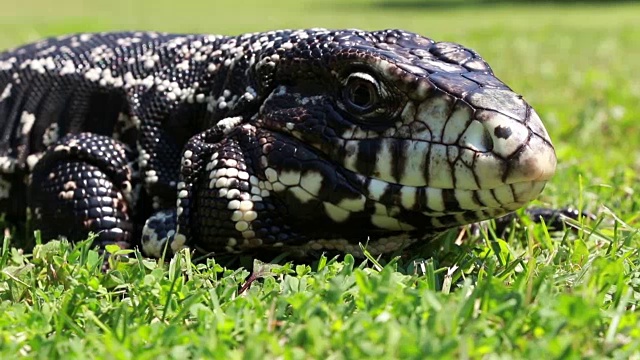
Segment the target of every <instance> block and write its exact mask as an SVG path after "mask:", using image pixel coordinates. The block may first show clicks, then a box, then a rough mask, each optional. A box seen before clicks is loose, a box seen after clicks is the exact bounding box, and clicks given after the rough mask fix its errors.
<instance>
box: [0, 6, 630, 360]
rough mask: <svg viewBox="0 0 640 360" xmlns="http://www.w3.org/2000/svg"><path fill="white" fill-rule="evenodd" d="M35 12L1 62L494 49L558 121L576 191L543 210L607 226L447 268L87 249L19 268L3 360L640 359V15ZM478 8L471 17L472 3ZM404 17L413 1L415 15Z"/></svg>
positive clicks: (6, 289)
mask: <svg viewBox="0 0 640 360" xmlns="http://www.w3.org/2000/svg"><path fill="white" fill-rule="evenodd" d="M273 3H274V2H267V1H257V0H251V1H245V2H237V3H235V4H233V5H228V4H227V3H226V2H221V1H182V2H179V3H177V4H176V3H174V2H170V1H164V0H161V1H148V0H145V1H124V0H116V1H111V2H86V1H80V0H73V1H64V2H56V3H55V4H54V3H51V2H45V1H43V0H26V1H21V2H17V1H16V2H9V3H7V4H3V6H2V13H0V48H5V47H10V46H14V45H18V44H20V43H23V42H27V41H31V40H35V39H38V38H40V37H43V36H48V35H54V34H61V33H66V32H76V31H99V30H116V29H158V30H167V31H179V32H191V31H198V32H210V33H228V34H232V33H240V32H246V31H259V30H265V29H274V28H283V27H292V28H295V27H312V26H325V27H360V28H366V29H374V28H389V27H401V28H406V29H409V30H413V31H417V32H420V33H422V34H425V35H428V36H432V37H434V38H436V39H439V40H450V41H457V42H461V43H463V44H465V45H467V46H469V47H472V48H474V49H476V50H477V51H479V52H480V53H481V54H482V55H483V56H484V57H485V58H486V59H487V60H488V61H489V63H490V64H491V65H492V66H493V68H494V70H495V72H496V73H497V74H498V76H499V77H500V78H501V79H503V80H504V81H505V82H506V83H508V84H509V85H510V86H512V87H513V88H514V89H516V90H517V91H518V92H521V93H523V94H524V96H525V98H526V99H527V100H528V101H529V102H530V103H531V104H532V105H533V106H534V107H535V108H536V109H537V110H538V112H539V113H540V115H541V117H542V119H543V120H544V121H545V124H546V125H547V129H548V130H549V132H550V134H551V137H552V139H553V140H554V143H555V145H556V149H557V152H558V157H559V166H558V173H557V176H556V177H555V178H554V180H553V181H551V182H550V183H549V185H548V186H547V188H546V189H545V191H544V193H543V195H542V196H541V197H540V199H539V200H538V201H537V204H538V205H545V206H565V205H575V206H580V207H583V208H585V209H586V210H589V211H592V212H594V213H597V214H599V219H598V220H597V221H591V222H587V223H586V224H583V225H580V226H579V227H580V230H579V231H576V232H567V233H566V234H562V233H561V234H552V235H548V234H547V233H546V232H545V231H544V227H543V226H542V225H532V224H525V225H523V226H521V227H520V228H518V229H517V230H516V231H515V232H514V233H512V235H511V236H510V238H508V239H496V238H495V237H494V236H492V235H490V234H488V235H484V236H481V237H479V238H477V239H474V240H473V241H468V242H466V243H464V244H463V245H460V246H459V245H455V243H454V242H453V240H452V238H453V237H454V236H455V234H450V236H449V238H446V239H443V240H442V241H441V242H440V243H438V244H436V245H434V246H433V249H434V252H433V254H434V257H433V258H427V259H426V260H420V259H418V260H416V261H411V262H403V261H400V260H399V261H391V262H390V263H388V264H386V265H384V266H378V265H376V264H375V263H374V262H373V261H368V262H367V263H366V264H362V261H361V260H354V259H352V258H351V257H349V256H347V257H346V258H345V259H343V260H341V261H336V260H330V259H329V260H327V259H321V260H319V262H318V263H317V264H314V265H313V266H312V267H309V266H302V265H296V264H287V265H285V266H269V265H263V264H257V265H256V266H255V267H254V270H256V273H255V274H256V275H257V276H258V277H259V280H257V281H254V282H253V283H252V284H251V286H250V287H249V288H248V290H245V291H242V292H241V291H240V290H241V289H244V288H245V287H246V285H247V279H248V277H249V275H250V274H249V272H247V271H245V270H242V269H241V270H229V269H224V268H222V267H221V266H220V265H218V264H216V263H215V261H214V260H210V261H209V262H208V263H206V264H198V265H194V264H193V263H192V262H191V259H190V257H189V255H188V254H186V253H181V254H179V255H178V256H177V257H175V258H174V259H173V260H172V261H171V262H170V263H168V264H162V265H159V264H158V263H157V262H155V261H152V260H149V259H143V258H140V257H134V258H133V259H132V260H130V261H128V262H117V263H114V264H113V266H114V268H115V270H114V271H111V272H109V273H107V274H104V273H102V272H101V271H100V264H101V262H100V259H99V257H98V255H97V253H96V252H94V251H92V250H90V249H88V247H87V245H86V244H83V245H79V246H69V245H68V244H65V243H59V242H53V243H48V244H46V245H42V246H38V247H37V248H36V250H35V252H34V254H33V255H25V254H22V253H21V252H20V251H19V250H16V249H13V248H11V246H10V244H9V243H8V242H7V240H5V243H4V245H3V248H2V251H1V253H0V268H1V269H2V270H1V271H0V313H1V314H2V316H0V358H2V359H10V358H15V357H21V356H26V357H36V358H56V357H65V358H77V357H84V356H86V355H88V356H90V357H95V358H114V359H129V358H136V359H138V358H139V359H144V358H154V359H155V358H185V357H187V356H191V357H193V358H211V357H217V358H256V359H259V358H264V357H267V358H285V359H289V358H335V359H341V358H361V357H369V358H412V357H413V358H425V357H427V356H429V357H433V358H503V357H504V358H523V357H524V358H536V359H537V358H544V357H547V358H593V359H599V358H602V357H604V356H606V357H615V358H629V357H632V358H636V359H638V358H640V326H638V324H639V323H640V318H639V317H640V312H638V309H637V307H638V305H639V302H640V270H639V266H640V256H639V254H638V251H639V250H638V249H640V237H639V236H638V235H637V234H636V232H637V229H638V226H639V219H638V214H639V209H640V196H639V195H638V193H640V185H639V181H638V180H639V176H638V170H639V168H640V161H638V159H640V156H639V155H640V76H638V69H637V64H638V59H640V27H639V26H638V25H637V21H638V19H639V18H640V5H637V4H634V3H626V2H621V3H616V2H606V4H609V5H607V6H600V5H597V4H592V3H589V4H583V5H570V4H564V5H563V4H538V5H522V4H518V2H516V3H508V2H507V3H505V4H503V5H500V6H498V7H483V6H478V4H477V3H471V4H470V5H468V6H456V7H455V8H453V9H447V8H446V7H442V6H430V4H431V3H430V2H429V1H427V0H425V1H424V3H421V2H420V1H415V2H414V3H413V4H411V3H410V2H408V1H404V2H402V4H404V5H403V6H395V5H398V4H400V3H401V1H399V0H396V1H393V0H390V1H387V3H386V4H384V3H383V2H382V1H373V0H372V1H365V0H358V1H352V2H348V3H347V2H345V1H342V0H326V1H322V2H320V1H311V0H298V1H293V0H289V1H281V2H277V3H275V4H273ZM459 3H460V2H457V3H456V4H458V5H459ZM402 4H400V5H402Z"/></svg>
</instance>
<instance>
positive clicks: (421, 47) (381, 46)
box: [256, 30, 556, 228]
mask: <svg viewBox="0 0 640 360" xmlns="http://www.w3.org/2000/svg"><path fill="white" fill-rule="evenodd" d="M256 73H257V74H259V75H261V76H258V78H260V79H263V83H262V84H263V86H264V87H270V88H271V89H272V90H271V91H270V93H269V95H268V97H266V99H265V100H264V102H263V104H262V107H261V109H260V114H259V115H258V116H257V118H258V119H259V121H260V122H261V123H262V125H263V126H264V127H265V128H267V129H270V130H272V131H274V132H277V133H279V134H285V135H286V136H288V137H290V138H293V139H295V140H296V141H297V143H298V144H302V146H303V147H304V148H306V149H309V151H312V152H314V153H316V154H317V155H318V156H319V157H320V158H322V159H323V160H325V161H326V162H327V164H334V165H333V166H334V167H335V168H336V169H337V170H336V171H337V172H339V175H340V176H341V177H343V178H344V179H345V180H346V181H348V182H349V183H350V184H351V186H352V187H353V188H355V189H356V191H355V192H359V193H360V194H361V195H362V197H358V199H361V201H362V202H369V203H371V204H376V203H377V204H379V205H376V206H378V207H381V208H384V211H383V210H382V209H380V211H379V212H386V215H385V216H389V215H391V214H393V213H398V214H399V213H407V212H419V213H422V214H426V215H431V216H430V218H431V219H432V221H431V224H430V225H432V226H434V227H439V225H441V226H442V227H446V226H450V225H451V224H458V223H469V222H474V221H477V220H481V219H484V218H489V217H495V216H499V215H502V214H504V213H507V212H510V211H513V210H515V209H517V208H519V207H521V206H523V205H524V204H526V203H527V202H529V201H531V200H532V199H534V198H535V197H537V196H538V195H539V194H540V192H541V191H542V189H543V187H544V185H545V183H546V182H547V180H549V179H550V178H551V176H552V175H553V173H554V171H555V166H556V156H555V152H554V148H553V146H552V144H551V141H550V139H549V135H548V134H547V132H546V130H545V128H544V126H543V125H542V122H541V121H540V118H539V117H538V115H537V114H536V112H535V111H534V110H533V109H532V108H531V106H529V104H527V103H526V102H525V101H524V100H523V99H522V97H521V96H520V95H518V94H516V93H515V92H513V91H512V90H511V89H510V88H509V87H507V86H506V85H505V84H503V83H502V82H501V81H500V80H498V79H497V78H496V77H495V76H494V75H493V72H492V70H491V68H490V67H489V65H488V64H487V63H486V62H485V61H484V60H482V58H481V57H480V56H479V55H478V54H476V53H475V52H474V51H472V50H469V49H466V48H464V47H462V46H460V45H458V44H454V43H446V42H439V43H438V42H434V41H433V40H431V39H428V38H425V37H422V36H419V35H416V34H412V33H408V32H404V31H401V30H385V31H377V32H363V31H357V30H347V31H324V32H318V31H316V32H313V33H309V32H304V31H301V32H298V33H294V34H293V35H292V36H290V37H289V38H288V40H287V42H286V43H285V42H283V43H280V44H279V46H274V47H273V48H272V49H271V50H270V51H268V52H265V53H264V54H262V55H261V57H260V59H259V60H258V62H257V64H256ZM268 160H269V157H267V161H266V162H265V164H264V165H266V167H271V168H273V169H277V171H278V172H287V171H288V170H291V171H300V170H303V171H304V170H305V169H302V168H300V167H299V166H298V167H296V168H295V169H287V166H285V165H284V163H282V164H278V163H275V162H269V161H268ZM327 166H328V165H327ZM309 171H311V169H309ZM304 175H305V174H304V173H303V174H301V176H302V178H304ZM320 178H322V179H323V180H324V181H326V182H327V183H328V184H327V185H328V186H327V187H326V188H327V191H330V190H328V189H330V188H331V184H330V183H331V182H332V181H331V180H330V179H329V178H327V176H326V174H321V176H320ZM334 188H335V186H334ZM312 193H313V192H312ZM316 193H321V191H320V192H316ZM312 195H315V194H312ZM355 201H358V200H355ZM341 202H342V205H341ZM346 204H347V202H345V201H335V202H334V203H333V204H332V205H333V206H336V207H337V208H339V209H342V210H346V211H348V212H353V211H354V209H360V208H359V206H360V205H357V206H355V207H354V206H351V207H349V206H346ZM365 207H366V205H365ZM332 209H333V207H332ZM335 211H338V212H339V210H335ZM363 211H364V210H363ZM374 212H375V211H374ZM390 217H391V218H395V217H394V216H392V215H391V216H390ZM439 218H440V219H439ZM392 222H393V221H392ZM400 223H402V221H400ZM390 226H391V227H394V228H395V227H398V228H401V227H402V226H401V225H390Z"/></svg>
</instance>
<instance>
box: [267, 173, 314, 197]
mask: <svg viewBox="0 0 640 360" xmlns="http://www.w3.org/2000/svg"><path fill="white" fill-rule="evenodd" d="M322 180H323V178H322V174H320V173H319V172H316V171H307V172H305V173H304V174H303V175H302V176H301V177H300V186H301V187H302V188H303V189H305V190H306V191H307V192H308V193H309V194H311V195H313V196H316V197H317V196H319V195H320V189H321V188H322ZM267 190H270V189H267Z"/></svg>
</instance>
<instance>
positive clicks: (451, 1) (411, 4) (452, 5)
mask: <svg viewBox="0 0 640 360" xmlns="http://www.w3.org/2000/svg"><path fill="white" fill-rule="evenodd" d="M631 3H640V1H639V0H607V1H602V0H581V1H568V0H533V1H525V0H377V1H374V2H372V4H371V5H372V6H373V7H377V8H387V9H397V10H402V9H407V10H416V9H443V10H444V9H458V8H469V9H471V8H484V7H487V6H493V5H523V6H524V5H526V6H531V5H534V6H535V5H561V6H584V5H593V6H597V5H602V6H609V5H617V4H631Z"/></svg>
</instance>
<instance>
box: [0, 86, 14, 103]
mask: <svg viewBox="0 0 640 360" xmlns="http://www.w3.org/2000/svg"><path fill="white" fill-rule="evenodd" d="M12 86H13V85H12V84H7V86H5V88H4V90H2V94H0V102H2V101H4V100H6V99H8V98H9V96H11V87H12Z"/></svg>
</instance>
